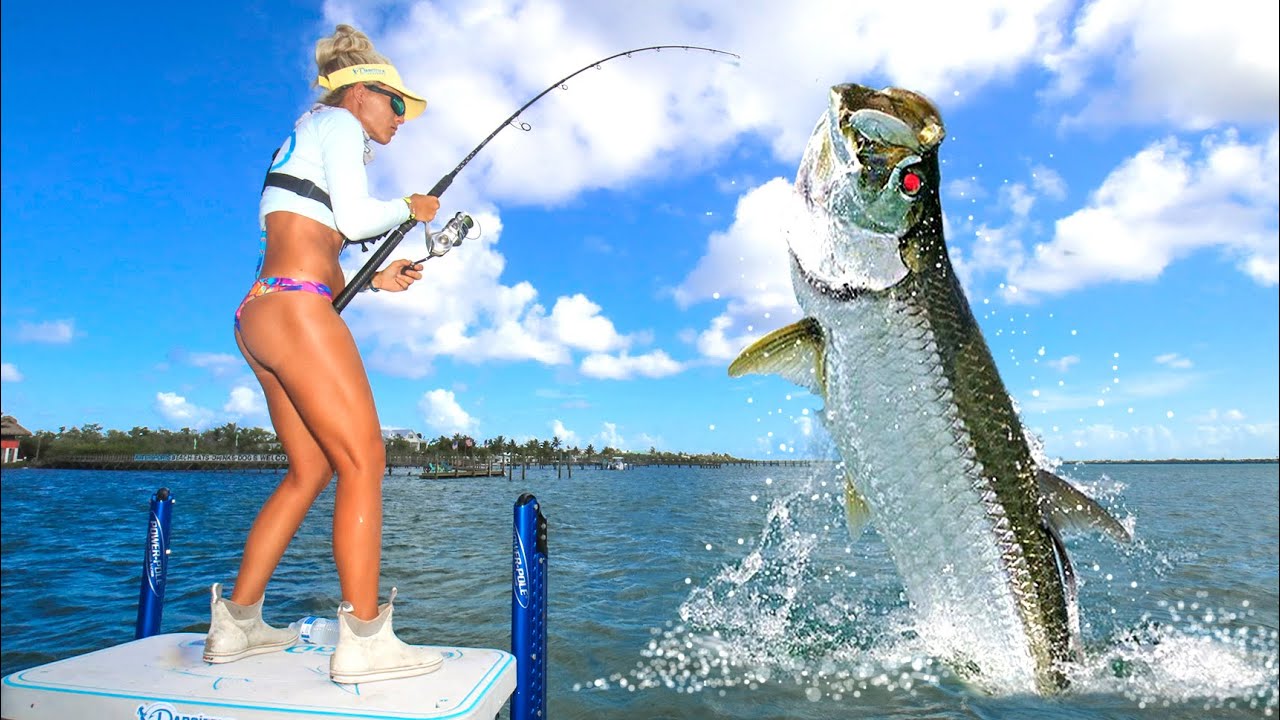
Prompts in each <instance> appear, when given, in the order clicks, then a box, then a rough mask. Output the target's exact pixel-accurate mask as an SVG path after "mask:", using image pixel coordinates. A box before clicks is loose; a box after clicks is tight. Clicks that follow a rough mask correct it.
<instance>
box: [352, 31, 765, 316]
mask: <svg viewBox="0 0 1280 720" xmlns="http://www.w3.org/2000/svg"><path fill="white" fill-rule="evenodd" d="M651 50H652V51H655V52H659V51H662V50H694V51H698V52H708V53H714V54H716V55H728V56H729V57H732V58H734V59H741V58H740V56H739V55H737V54H735V53H731V52H726V51H724V50H716V49H715V48H708V47H699V46H697V45H651V46H649V47H643V48H636V49H634V50H626V51H623V52H620V53H616V54H614V55H610V56H609V57H607V58H604V59H603V60H597V61H595V62H593V63H590V64H589V65H584V66H583V67H581V68H578V69H577V70H575V71H573V72H572V73H569V74H568V75H565V76H564V77H562V78H560V79H559V80H557V81H555V82H554V83H552V84H551V85H550V86H549V87H548V88H547V89H546V90H543V91H542V92H540V93H538V94H537V95H535V96H534V97H533V99H532V100H530V101H529V102H527V103H525V104H524V105H521V106H520V109H519V110H516V111H515V112H514V113H512V114H511V117H508V118H507V119H506V120H503V121H502V122H501V123H500V124H499V125H498V127H496V128H494V131H493V132H491V133H489V137H486V138H485V139H484V140H482V141H481V142H480V144H479V145H477V146H476V147H475V149H474V150H472V151H471V152H470V153H468V154H467V156H466V157H464V158H463V159H462V162H460V163H458V166H457V167H455V168H454V169H452V170H450V171H449V172H448V174H446V175H445V176H444V177H442V178H440V180H439V182H437V183H436V184H435V186H434V187H432V188H431V190H430V191H429V192H428V193H427V194H428V195H432V196H435V197H440V196H441V195H442V194H444V191H445V190H447V189H448V188H449V186H450V185H452V184H453V179H454V177H456V176H457V174H458V172H459V171H460V170H462V168H463V167H465V166H466V164H467V163H469V162H471V159H472V158H474V157H475V156H476V154H477V153H479V152H480V151H481V150H482V149H484V146H485V145H488V144H489V141H490V140H492V139H493V138H494V137H495V136H496V135H497V134H498V133H500V132H502V131H503V130H505V129H506V128H508V127H515V128H517V129H520V130H525V131H528V130H530V129H531V126H530V125H529V124H528V123H525V122H522V123H519V124H516V123H515V119H516V118H518V117H520V113H522V112H524V111H525V110H527V109H529V106H530V105H532V104H534V103H536V102H538V101H539V100H541V99H542V97H543V96H544V95H546V94H547V93H549V92H551V91H552V90H555V89H557V88H560V89H563V90H568V89H569V86H568V85H566V84H565V83H567V82H569V81H570V80H572V79H573V78H574V76H576V75H578V74H580V73H584V72H586V71H587V70H590V69H591V68H596V69H599V68H600V66H601V65H603V64H605V63H607V62H609V61H610V60H613V59H615V58H620V57H631V56H632V55H634V54H636V53H642V52H649V51H651ZM454 217H455V218H457V217H458V216H456V215H455V216H454ZM468 219H469V218H468ZM417 224H418V221H417V220H406V221H405V222H404V224H402V225H401V226H400V227H398V228H395V229H394V230H392V231H390V232H388V233H387V234H386V235H384V236H383V237H381V238H378V239H375V240H373V241H372V242H375V243H378V247H377V248H376V249H375V250H374V251H373V256H372V257H370V258H369V260H368V261H367V262H366V263H365V264H364V266H363V267H361V268H360V270H359V271H357V272H356V274H355V276H354V277H352V278H351V280H350V282H348V283H347V286H346V287H345V288H343V290H342V292H340V293H338V296H337V297H336V298H334V299H333V307H334V309H335V310H337V311H338V312H342V309H343V308H345V307H346V306H347V303H349V302H351V298H353V297H354V296H355V294H356V293H357V292H359V290H360V288H362V287H364V286H365V285H367V284H368V283H369V279H370V278H372V277H373V275H374V273H376V272H378V268H379V267H380V266H381V265H382V263H383V262H385V261H386V259H387V256H388V255H390V254H391V251H392V250H395V248H396V246H397V245H399V244H400V241H401V240H403V239H404V236H405V235H406V234H407V233H408V232H409V231H410V230H412V229H413V228H414V226H415V225H417ZM464 234H465V232H464ZM459 242H460V241H459ZM428 257H431V255H430V254H428Z"/></svg>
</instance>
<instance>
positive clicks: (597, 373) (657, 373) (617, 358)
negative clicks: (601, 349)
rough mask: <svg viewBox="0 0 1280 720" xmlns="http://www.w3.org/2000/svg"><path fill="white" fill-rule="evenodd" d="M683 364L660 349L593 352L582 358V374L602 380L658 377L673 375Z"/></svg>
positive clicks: (681, 368)
mask: <svg viewBox="0 0 1280 720" xmlns="http://www.w3.org/2000/svg"><path fill="white" fill-rule="evenodd" d="M683 369H684V365H682V364H681V363H679V362H677V361H675V360H672V359H671V356H669V355H667V354H666V353H665V352H663V351H661V350H655V351H653V352H651V353H645V354H644V355H628V354H627V353H626V352H623V353H622V354H621V355H605V354H603V353H593V354H591V355H588V356H586V357H585V358H583V359H582V367H581V370H582V374H583V375H586V376H587V377H593V378H600V379H604V380H629V379H631V378H633V377H636V376H641V377H647V378H660V377H666V376H668V375H675V374H676V373H678V372H680V371H681V370H683Z"/></svg>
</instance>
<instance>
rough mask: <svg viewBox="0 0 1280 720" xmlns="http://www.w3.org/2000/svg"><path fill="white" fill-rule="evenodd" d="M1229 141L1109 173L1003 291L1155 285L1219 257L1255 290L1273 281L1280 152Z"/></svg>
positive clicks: (1151, 150)
mask: <svg viewBox="0 0 1280 720" xmlns="http://www.w3.org/2000/svg"><path fill="white" fill-rule="evenodd" d="M1277 148H1278V139H1277V134H1276V133H1275V132H1272V133H1271V136H1270V137H1269V138H1268V139H1267V140H1266V141H1265V142H1263V143H1260V144H1248V143H1244V142H1241V141H1240V140H1239V139H1238V138H1237V137H1236V135H1235V134H1234V133H1226V134H1224V135H1220V136H1209V137H1206V138H1205V140H1204V141H1203V143H1202V145H1201V148H1200V153H1199V154H1198V155H1197V154H1195V153H1193V150H1192V149H1191V148H1190V147H1188V146H1186V145H1184V144H1182V143H1180V142H1179V141H1178V140H1176V139H1173V138H1170V139H1167V140H1163V141H1160V142H1157V143H1154V144H1152V145H1150V146H1149V147H1147V148H1146V149H1144V150H1142V151H1141V152H1139V153H1138V154H1137V155H1135V156H1134V157H1132V158H1129V159H1128V160H1126V161H1125V162H1123V163H1122V164H1121V165H1120V166H1119V167H1118V168H1116V169H1115V170H1114V171H1112V172H1111V174H1110V175H1108V176H1107V178H1106V180H1104V181H1103V183H1102V186H1101V187H1099V188H1098V190H1096V191H1095V192H1094V193H1093V195H1092V197H1091V198H1090V200H1089V204H1088V205H1087V206H1086V207H1085V208H1083V209H1081V210H1079V211H1077V212H1075V213H1073V214H1072V215H1070V216H1068V217H1065V218H1063V219H1061V220H1059V221H1058V222H1057V225H1056V229H1055V233H1054V237H1053V239H1052V240H1051V241H1050V242H1048V243H1044V244H1041V245H1037V246H1036V247H1035V248H1034V251H1033V252H1032V254H1031V256H1030V257H1029V258H1028V259H1027V262H1026V264H1025V265H1023V266H1021V267H1015V268H1013V269H1012V270H1011V271H1010V274H1009V282H1010V284H1013V285H1016V286H1018V287H1019V288H1020V289H1021V290H1023V291H1024V292H1023V295H1024V297H1025V296H1027V295H1031V294H1034V293H1062V292H1067V291H1070V290H1074V289H1077V288H1081V287H1085V286H1088V285H1093V284H1097V283H1102V282H1108V281H1135V280H1153V279H1155V278H1156V277H1158V276H1159V275H1160V274H1161V272H1163V271H1164V269H1165V268H1166V267H1167V266H1168V265H1169V264H1170V263H1172V262H1174V261H1176V260H1178V259H1181V258H1184V257H1186V256H1188V255H1190V254H1191V253H1193V252H1196V251H1198V250H1204V249H1218V250H1220V251H1222V252H1223V253H1225V254H1227V255H1228V256H1230V257H1234V258H1236V260H1237V263H1238V265H1239V267H1240V269H1241V270H1242V271H1243V272H1245V273H1246V274H1247V275H1249V276H1250V277H1251V278H1252V279H1253V280H1254V281H1255V282H1257V283H1260V284H1263V285H1275V284H1276V283H1277V282H1278V281H1280V245H1278V242H1277V238H1278V237H1280V236H1278V235H1277V229H1276V216H1277V195H1278V193H1280V153H1278V151H1277Z"/></svg>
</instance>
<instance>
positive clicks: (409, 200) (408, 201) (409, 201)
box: [404, 195, 418, 221]
mask: <svg viewBox="0 0 1280 720" xmlns="http://www.w3.org/2000/svg"><path fill="white" fill-rule="evenodd" d="M404 204H405V205H408V206H409V220H410V221H413V220H417V219H418V216H417V215H414V214H413V200H412V197H411V196H409V195H405V196H404Z"/></svg>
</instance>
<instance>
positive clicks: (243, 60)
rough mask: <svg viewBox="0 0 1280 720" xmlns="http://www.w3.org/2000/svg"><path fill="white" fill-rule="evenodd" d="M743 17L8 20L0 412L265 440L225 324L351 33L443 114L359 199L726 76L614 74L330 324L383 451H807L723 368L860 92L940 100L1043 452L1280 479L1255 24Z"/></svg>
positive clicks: (403, 12)
mask: <svg viewBox="0 0 1280 720" xmlns="http://www.w3.org/2000/svg"><path fill="white" fill-rule="evenodd" d="M750 5H751V6H752V7H753V8H754V10H753V11H751V12H746V11H744V10H743V8H742V6H741V4H740V3H733V2H712V1H709V0H701V1H696V2H675V1H671V2H662V1H659V2H651V3H612V2H604V3H593V2H568V1H567V0H562V1H559V2H553V1H547V2H487V3H486V2H456V3H451V2H416V3H401V2H378V3H370V4H361V3H328V4H323V5H321V4H311V3H303V2H258V3H252V2H250V3H244V2H227V3H215V4H210V5H207V6H201V7H199V8H198V9H196V8H194V7H180V6H176V5H174V4H171V3H168V4H148V3H140V4H136V5H133V6H130V8H129V10H128V12H124V11H122V9H121V8H120V7H117V6H112V5H109V4H89V5H84V6H81V7H79V8H78V9H77V10H76V12H74V13H69V12H67V11H66V9H65V8H64V7H61V6H58V5H57V4H50V3H35V2H30V1H27V2H7V3H5V4H4V5H3V27H4V30H3V33H4V35H3V42H2V44H0V51H2V53H3V62H2V64H0V68H2V69H0V73H2V74H3V79H2V83H0V84H2V87H3V105H2V108H3V110H2V112H3V119H2V122H0V144H2V146H3V148H2V152H0V162H2V165H3V181H2V183H0V201H2V202H0V219H2V225H3V228H2V232H0V242H2V256H3V257H2V260H3V261H2V262H0V273H2V283H0V288H2V303H0V306H2V310H0V354H2V355H3V357H2V362H3V385H2V388H3V411H4V412H5V413H6V414H13V415H15V416H17V417H18V419H19V420H20V421H21V422H22V423H23V424H24V425H25V426H27V427H28V428H32V429H37V428H39V429H54V430H56V429H57V428H58V427H59V426H72V425H81V424H84V423H100V424H102V425H104V426H106V427H108V428H120V429H128V428H130V427H133V426H134V425H147V426H151V427H160V426H165V427H171V428H180V427H207V426H211V425H218V424H222V423H225V422H237V423H239V424H241V425H262V426H267V427H269V421H268V420H267V418H266V414H265V408H264V406H263V403H262V398H261V393H260V391H259V390H258V388H257V385H256V384H255V383H254V381H253V379H252V376H251V375H250V374H249V373H248V370H247V368H246V367H245V365H244V364H243V361H242V360H241V358H240V357H239V355H238V353H237V351H236V349H235V345H234V342H233V339H232V334H231V317H232V313H233V312H234V310H235V307H236V305H237V304H238V303H239V301H240V299H241V297H242V296H243V294H244V293H245V291H246V290H247V288H248V286H249V284H250V282H251V281H252V278H253V269H254V266H255V262H256V255H257V243H258V239H257V229H256V226H257V215H256V211H257V201H258V192H259V188H260V187H261V181H262V174H263V172H264V170H265V167H266V165H267V163H268V160H269V157H270V154H271V151H272V150H273V149H274V147H275V146H276V145H278V144H279V143H280V141H281V140H282V139H283V138H284V137H285V136H286V135H287V133H288V131H289V130H290V129H291V127H292V123H293V121H294V119H295V118H296V117H297V116H298V115H299V114H300V113H301V112H302V111H304V110H305V109H306V108H307V106H308V104H309V103H310V101H311V100H312V99H313V98H314V97H315V95H316V91H315V89H314V88H313V87H312V86H311V85H310V82H311V80H312V79H313V74H314V64H313V61H312V47H313V43H314V41H315V40H316V39H317V38H318V37H320V36H321V35H323V34H327V33H328V32H331V31H332V28H333V25H334V24H335V23H336V22H352V23H354V24H356V25H357V26H358V27H360V28H362V29H364V30H365V31H366V32H368V33H369V34H370V35H371V36H372V37H373V39H374V41H375V42H376V43H377V45H378V47H379V49H380V50H382V51H383V52H384V53H386V54H388V55H389V56H391V57H392V59H393V60H394V61H395V62H396V63H397V65H398V67H399V69H400V71H401V74H402V75H403V76H404V77H405V79H406V81H407V82H408V83H410V85H411V87H414V88H415V89H418V90H420V91H421V92H422V93H423V94H425V95H426V97H427V99H428V101H429V103H430V104H429V106H428V109H427V112H426V113H425V114H424V115H423V116H422V118H421V119H419V120H416V121H414V122H413V123H410V124H409V125H406V126H405V128H404V129H403V130H402V131H401V132H400V133H399V135H398V137H397V138H396V140H395V142H394V143H393V144H392V145H391V146H388V147H386V148H379V152H378V158H377V160H376V161H375V162H374V164H373V165H371V166H370V169H371V177H372V181H373V185H374V189H375V193H376V194H380V195H382V196H384V197H394V196H399V195H404V194H407V193H409V192H415V191H417V192H422V191H425V190H427V189H428V188H430V187H431V186H432V185H433V184H434V183H435V181H436V180H437V179H439V177H440V176H441V175H443V174H444V173H445V172H446V171H448V170H449V169H451V168H452V167H453V166H454V165H455V164H456V163H457V162H458V161H459V160H461V158H462V157H463V156H464V155H465V154H466V153H467V151H468V150H470V148H471V147H473V146H474V145H475V144H476V143H477V142H479V140H480V139H482V138H483V137H484V136H485V135H487V134H488V132H489V131H490V130H491V129H492V128H494V127H495V126H496V125H497V124H498V123H499V122H500V121H501V120H502V119H503V118H505V117H506V116H507V115H508V114H510V113H511V112H512V111H514V110H515V108H517V107H519V106H520V105H521V104H523V103H524V102H525V101H526V100H528V99H529V98H531V97H533V96H534V95H535V94H537V93H538V92H540V91H541V90H542V89H543V88H544V87H546V86H547V85H549V84H550V83H551V82H552V81H554V80H555V79H557V78H559V77H561V76H563V75H566V74H568V73H569V72H572V71H573V70H575V69H577V68H579V67H581V66H583V65H585V64H587V63H589V62H591V61H593V60H596V59H598V58H602V57H605V56H607V55H611V54H613V53H615V52H619V51H621V50H625V49H628V48H634V47H643V46H647V45H653V44H668V43H671V44H696V45H705V46H710V47H716V48H721V49H724V50H728V51H732V52H735V53H738V54H739V55H741V56H742V60H741V61H740V62H738V63H736V64H734V63H727V62H724V61H723V60H722V59H721V58H718V57H714V56H711V55H706V54H696V53H689V52H683V51H664V52H662V53H648V54H642V55H636V56H634V57H631V58H624V59H619V60H615V61H613V62H611V63H608V64H606V65H603V66H601V67H600V69H598V70H592V71H590V72H588V73H585V74H584V75H582V76H579V77H578V78H575V79H574V81H572V82H570V83H569V86H568V88H567V89H566V90H558V91H556V92H553V93H552V94H550V95H548V96H547V97H546V98H544V99H543V100H542V101H541V102H539V103H538V104H537V105H535V106H534V107H533V108H531V109H530V110H529V111H528V112H527V113H526V114H525V115H524V116H522V120H525V121H526V122H528V123H529V124H530V125H531V126H532V127H531V129H530V130H529V131H528V132H520V131H519V130H517V129H508V130H505V131H503V133H502V134H500V135H499V136H498V138H497V139H496V140H495V141H494V142H492V143H491V144H490V145H489V147H487V148H486V149H485V150H484V152H483V153H482V154H481V155H479V156H478V157H477V158H476V160H475V161H473V162H472V163H471V164H470V165H468V166H467V168H466V169H465V170H463V171H462V173H461V174H460V175H459V177H458V180H457V181H456V182H455V183H454V185H453V186H452V187H451V188H450V189H449V190H448V192H446V193H445V195H444V197H443V199H442V211H441V213H442V216H447V215H449V214H452V213H453V212H455V211H458V210H465V211H469V212H471V213H472V214H473V215H474V216H475V217H476V218H477V219H478V220H479V222H480V225H481V231H482V235H481V237H480V238H478V239H474V240H471V241H468V242H467V243H465V244H464V245H463V246H462V247H460V248H458V249H457V250H455V251H454V252H453V253H451V254H450V255H448V256H446V257H444V258H440V259H436V260H432V261H430V262H429V263H428V264H427V267H426V271H425V274H426V278H425V280H424V281H423V282H420V283H418V284H417V285H416V286H415V287H414V288H413V289H412V291H411V292H408V293H400V294H397V295H391V294H389V293H382V294H380V295H377V296H371V295H369V294H365V295H362V296H359V297H357V298H356V300H355V301H354V302H353V303H352V305H351V306H350V307H349V308H348V309H347V310H346V312H345V313H344V317H346V318H347V320H348V322H349V323H350V324H351V326H352V328H353V331H354V332H355V333H356V335H357V338H358V340H359V342H360V344H361V347H362V349H363V351H364V354H365V358H366V364H367V366H368V368H369V371H370V375H371V380H372V382H373V386H374V391H375V394H376V397H377V400H378V405H379V411H380V415H381V418H382V422H383V424H384V426H387V427H410V428H414V429H417V430H418V431H420V432H422V433H424V434H432V435H434V434H442V433H443V434H451V433H453V432H468V433H471V434H474V435H476V436H477V437H481V438H486V437H492V436H495V435H499V434H502V435H506V436H508V437H515V438H526V437H530V436H536V437H540V438H548V437H551V436H552V435H553V434H558V435H559V436H560V437H561V438H562V439H565V440H567V441H568V444H570V445H573V444H577V445H580V446H583V447H585V446H586V445H587V444H588V443H593V444H595V446H596V447H602V446H604V445H606V444H608V445H613V446H615V447H621V448H624V449H630V450H644V449H647V448H649V447H650V446H656V447H658V448H661V449H665V450H671V451H681V450H683V451H689V452H705V451H725V452H730V453H734V454H737V455H741V456H746V457H760V458H765V457H773V458H777V457H793V456H810V455H825V454H827V453H829V447H828V445H829V443H827V442H826V441H825V439H824V438H825V436H824V433H823V431H822V429H821V428H820V427H818V426H817V425H816V424H815V423H814V422H813V418H814V411H815V410H816V409H817V408H818V407H820V405H821V401H820V399H818V398H816V397H814V396H812V395H810V394H808V393H807V392H805V391H802V390H799V389H798V388H795V387H793V386H790V385H789V384H788V383H787V382H786V381H784V380H781V379H779V378H772V377H758V376H749V377H745V378H739V379H732V378H729V377H728V376H727V374H726V372H725V369H726V367H727V366H728V364H729V362H730V361H731V360H732V359H733V357H735V356H736V354H737V352H738V351H739V350H740V349H741V348H742V347H744V346H745V345H746V344H747V343H749V342H750V341H751V340H753V339H754V338H756V337H758V336H760V335H761V334H763V333H765V332H767V331H769V330H772V329H774V328H776V327H778V326H781V325H783V324H785V323H789V322H793V321H794V320H795V319H798V315H796V314H795V313H796V306H795V301H794V296H793V295H792V294H791V288H790V280H789V278H788V277H787V274H786V272H785V259H786V242H785V233H786V227H785V226H783V223H782V220H781V218H782V217H783V215H784V213H783V212H782V208H783V206H784V205H785V203H786V194H787V193H789V192H790V190H789V184H790V182H791V181H792V180H793V179H794V175H795V170H796V166H797V164H798V162H799V159H800V155H801V153H802V151H803V148H804V143H805V141H806V139H807V137H808V135H809V132H810V131H811V129H812V127H813V124H814V122H815V121H816V119H817V118H818V116H819V114H820V113H821V112H822V111H823V108H824V106H825V102H826V97H827V88H828V87H829V86H830V85H833V84H837V83H841V82H849V81H855V82H861V83H863V84H869V85H874V86H885V85H891V84H892V85H900V86H903V87H908V88H911V89H914V90H917V91H921V92H924V93H926V94H928V95H929V96H930V97H932V98H934V100H935V101H936V102H937V103H938V104H939V106H940V107H941V110H942V113H943V119H944V121H945V123H946V125H947V132H948V139H947V141H946V143H945V144H944V146H943V148H942V158H943V162H944V165H943V183H944V193H943V205H944V210H945V212H946V215H947V217H946V222H947V228H948V244H949V247H950V250H951V253H952V256H953V259H954V260H955V262H956V265H957V267H958V268H959V270H960V271H961V273H962V276H963V279H964V283H965V288H966V291H967V293H968V295H969V299H970V302H971V304H972V305H973V307H974V310H975V313H976V314H977V315H978V317H979V319H980V322H981V324H982V327H983V330H984V332H985V334H986V338H987V341H988V344H989V345H990V346H991V349H992V351H993V353H994V355H995V357H996V360H997V363H998V365H999V367H1000V371H1001V373H1002V376H1003V377H1004V380H1005V383H1006V385H1007V386H1008V387H1009V390H1010V392H1011V393H1012V394H1013V396H1014V398H1015V399H1016V401H1017V402H1018V405H1019V407H1020V409H1021V411H1022V414H1023V418H1024V420H1025V421H1026V424H1027V425H1028V426H1029V427H1030V428H1032V429H1033V430H1034V431H1035V433H1036V434H1037V435H1038V436H1039V437H1040V438H1041V439H1042V440H1043V442H1044V447H1045V452H1046V453H1047V454H1048V455H1049V456H1050V457H1057V458H1070V459H1095V458H1113V459H1119V458H1165V457H1201V458H1218V457H1228V458H1239V457H1275V456H1276V455H1277V454H1278V448H1280V439H1278V437H1280V435H1278V431H1277V426H1278V416H1280V407H1278V406H1280V389H1278V386H1277V375H1278V374H1280V361H1278V354H1277V347H1280V339H1278V338H1277V334H1278V333H1277V328H1278V326H1280V318H1278V317H1277V315H1278V305H1280V302H1278V300H1280V298H1278V294H1277V282H1278V280H1280V277H1278V275H1280V269H1278V268H1280V261H1278V256H1280V249H1278V244H1280V243H1278V233H1277V214H1278V210H1277V196H1278V195H1280V180H1278V175H1280V169H1278V165H1280V162H1278V161H1277V107H1278V106H1280V91H1278V90H1277V86H1278V76H1280V73H1278V71H1277V62H1278V61H1277V57H1278V56H1280V49H1278V42H1277V30H1276V28H1277V26H1280V23H1278V22H1277V9H1276V6H1275V5H1274V3H1265V2H1260V1H1259V2H1246V1H1245V0H1227V1H1225V2H1218V3H1215V5H1214V11H1213V12H1212V13H1209V12H1205V11H1203V10H1200V9H1198V8H1200V7H1202V5H1201V4H1199V3H1195V2H1156V1H1154V0H1152V1H1149V2H1144V1H1140V0H1098V1H1096V2H1089V3H1084V4H1079V3H1064V2H1056V1H1044V2H1020V1H1017V0H974V1H973V2H967V3H944V2H938V3H928V2H926V3H912V4H910V5H909V6H908V5H901V6H900V7H892V8H889V9H885V8H886V7H887V6H885V5H883V4H870V3H865V4H864V3H818V2H800V3H798V4H792V3H787V4H783V3H763V2H761V3H750ZM784 5H785V7H784ZM1239 18H1249V19H1250V20H1249V21H1248V22H1239V21H1238V19H1239ZM437 227H438V225H437ZM422 243H423V240H422V235H421V234H420V233H417V232H415V233H413V234H411V235H410V236H409V237H408V238H407V239H406V240H405V241H404V243H403V244H402V245H401V252H397V254H396V256H397V257H399V256H412V257H420V256H421V254H423V253H422V252H421V249H422V247H423V244H422ZM343 262H344V265H345V266H347V267H348V268H350V269H354V268H356V267H358V265H359V264H360V262H361V254H360V252H359V251H358V250H355V251H348V253H346V254H345V255H344V260H343Z"/></svg>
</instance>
